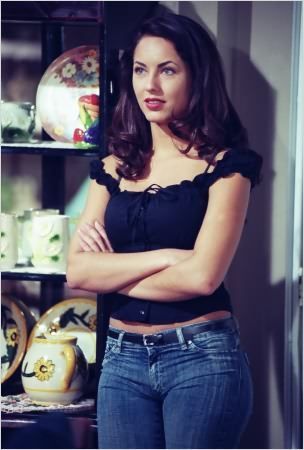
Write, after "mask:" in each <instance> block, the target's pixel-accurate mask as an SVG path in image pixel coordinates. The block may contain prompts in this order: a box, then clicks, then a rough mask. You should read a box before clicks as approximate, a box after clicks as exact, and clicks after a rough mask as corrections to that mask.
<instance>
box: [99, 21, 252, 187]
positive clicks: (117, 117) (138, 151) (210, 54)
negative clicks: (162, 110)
mask: <svg viewBox="0 0 304 450" xmlns="http://www.w3.org/2000/svg"><path fill="white" fill-rule="evenodd" d="M143 36H157V37H161V38H164V39H167V40H169V41H170V42H172V43H173V45H174V46H175V49H176V51H177V53H178V54H179V56H180V57H181V58H182V59H183V61H184V62H185V63H186V64H187V65H188V67H189V69H190V73H191V78H192V86H191V92H190V101H189V104H188V107H187V110H186V111H185V112H184V114H183V115H182V117H178V118H174V120H172V121H170V123H169V124H168V127H169V129H170V130H171V132H172V133H173V134H174V135H175V136H177V137H178V138H181V139H183V140H186V141H187V142H189V145H188V146H187V147H186V149H184V150H181V149H180V150H179V151H180V152H181V153H184V154H186V153H188V152H189V151H190V149H191V147H193V148H194V149H195V150H197V152H198V155H199V157H200V158H202V159H205V160H206V161H207V162H212V161H213V159H214V157H215V155H216V154H217V153H218V152H219V151H221V150H223V149H225V148H230V147H235V148H238V147H240V148H241V147H242V148H244V147H248V135H247V131H246V129H245V128H244V127H243V125H242V123H241V121H240V118H239V116H238V114H237V112H236V111H235V109H234V107H233V105H232V103H231V101H230V99H229V97H228V93H227V89H226V83H225V76H224V72H223V68H222V62H221V57H220V55H219V52H218V50H217V48H216V45H215V44H214V42H213V40H212V39H211V37H210V36H209V34H208V33H207V32H206V31H205V30H204V29H203V28H202V27H201V26H200V25H199V24H198V23H196V22H194V21H193V20H191V19H189V18H188V17H185V16H182V15H177V14H173V13H172V14H171V13H166V14H165V15H164V16H162V17H153V18H151V19H149V20H147V21H146V22H144V23H143V24H142V25H141V26H140V28H139V29H138V30H137V32H136V34H135V36H134V37H133V40H132V43H131V45H130V47H129V48H128V49H127V50H125V51H124V53H123V56H122V57H121V59H120V83H119V84H120V95H119V99H118V102H117V104H116V107H115V109H114V112H113V117H112V124H111V127H110V129H109V133H108V138H109V145H108V146H109V150H110V153H112V154H113V155H114V156H116V157H117V158H118V159H119V160H120V162H121V164H120V165H119V168H118V169H117V173H118V174H119V175H120V176H122V177H124V178H126V179H138V178H140V177H141V176H142V175H143V174H144V172H145V168H146V166H147V163H148V162H149V160H150V159H151V156H152V152H153V150H152V136H151V128H150V123H149V122H148V121H147V119H146V118H145V116H144V114H143V112H142V111H141V109H140V107H139V105H138V102H137V99H136V97H135V93H134V90H133V86H132V73H133V56H134V51H135V48H136V46H137V44H138V43H139V41H140V39H141V38H142V37H143Z"/></svg>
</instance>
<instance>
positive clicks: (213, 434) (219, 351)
mask: <svg viewBox="0 0 304 450" xmlns="http://www.w3.org/2000/svg"><path fill="white" fill-rule="evenodd" d="M227 320H230V322H233V324H234V325H233V326H232V327H231V328H229V329H221V323H223V322H224V321H227ZM215 322H216V323H217V324H219V329H215V330H212V331H208V330H206V331H202V332H199V333H197V334H195V335H194V336H193V337H192V339H191V340H185V339H184V335H183V331H184V330H185V329H187V328H188V327H191V326H192V325H187V326H185V327H181V328H176V329H175V331H174V330H173V331H172V330H171V331H170V330H166V331H165V332H162V334H164V333H175V334H177V339H178V341H177V342H176V343H166V344H161V343H160V344H159V345H158V344H156V345H152V346H151V345H144V344H140V343H133V342H127V339H124V332H123V331H122V330H116V329H114V328H110V329H111V330H114V331H117V332H120V333H119V337H118V339H117V338H113V337H109V336H108V338H107V345H106V352H105V357H104V360H103V364H102V374H101V377H100V381H99V387H98V403H97V415H98V443H99V448H119V449H122V448H132V449H138V448H155V449H156V448H175V449H184V448H188V449H190V448H192V449H196V448H201V449H204V448H208V449H211V448H237V446H238V445H239V440H240V436H241V434H242V432H243V430H244V428H245V427H246V425H247V423H248V419H249V417H250V414H251V410H252V381H251V375H250V369H249V364H248V358H247V354H246V353H245V352H244V351H243V350H241V349H240V340H239V331H238V326H237V324H236V321H235V319H234V318H233V319H220V320H215V321H213V320H212V321H208V322H204V324H210V323H215ZM130 334H131V333H127V334H126V335H130ZM133 335H134V333H133ZM137 336H138V335H137Z"/></svg>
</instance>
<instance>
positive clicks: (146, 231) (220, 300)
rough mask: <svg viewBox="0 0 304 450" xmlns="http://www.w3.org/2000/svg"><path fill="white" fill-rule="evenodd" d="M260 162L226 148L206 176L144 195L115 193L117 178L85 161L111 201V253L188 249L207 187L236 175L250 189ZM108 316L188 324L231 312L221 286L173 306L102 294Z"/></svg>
mask: <svg viewBox="0 0 304 450" xmlns="http://www.w3.org/2000/svg"><path fill="white" fill-rule="evenodd" d="M262 163H263V159H262V157H261V156H260V155H259V154H258V153H257V152H255V151H253V150H250V149H241V150H240V149H234V148H230V149H228V150H227V151H226V153H225V154H224V156H223V158H222V159H221V160H218V161H217V162H216V166H215V167H214V169H213V170H212V172H207V171H208V168H209V166H210V165H209V166H208V167H207V168H206V170H205V172H204V173H201V174H199V175H197V176H196V177H195V178H194V179H193V180H191V181H189V180H184V181H181V182H180V183H179V184H173V185H170V186H166V187H161V186H159V185H158V184H151V185H150V186H149V187H147V188H146V189H145V190H144V191H141V192H135V191H128V190H121V189H120V186H119V180H117V179H116V178H113V177H112V176H111V175H110V174H109V173H107V172H106V171H105V169H104V164H103V162H102V161H100V160H94V161H92V162H91V167H90V169H91V170H90V178H92V179H95V180H96V182H97V183H98V184H101V185H104V186H106V188H107V189H108V191H109V193H110V194H111V198H110V200H109V202H108V205H107V208H106V211H105V217H104V224H105V229H106V232H107V235H108V237H109V239H110V242H111V244H112V247H113V249H114V251H115V252H117V253H131V252H143V251H147V250H156V249H161V248H179V249H187V250H190V249H193V247H194V244H195V240H196V237H197V235H198V232H199V230H200V227H201V225H202V222H203V219H204V215H205V213H206V209H207V206H208V189H209V187H210V186H211V185H212V184H213V183H214V182H215V181H216V180H218V179H219V178H221V177H226V176H228V175H230V174H232V173H236V172H238V173H240V174H242V175H243V176H244V177H246V178H249V180H250V181H251V190H252V189H253V188H254V187H255V186H256V185H257V184H259V183H260V182H261V175H260V172H261V168H262ZM105 297H106V298H107V302H110V305H111V317H113V318H116V319H119V320H127V321H136V322H144V323H151V324H169V323H173V322H183V321H187V320H191V319H193V318H195V317H198V316H200V315H203V314H207V313H210V312H213V311H219V310H226V311H230V312H232V311H233V309H232V305H231V301H230V295H229V293H228V291H227V289H226V287H225V284H224V282H222V283H221V285H220V286H219V287H218V288H217V289H216V291H215V292H214V293H213V294H212V295H201V296H199V297H195V298H193V299H189V300H185V301H176V302H174V301H173V302H172V301H170V302H165V301H164V302H159V301H157V302H156V301H147V300H141V299H137V298H134V297H129V296H127V295H122V294H119V293H116V292H114V293H109V294H105Z"/></svg>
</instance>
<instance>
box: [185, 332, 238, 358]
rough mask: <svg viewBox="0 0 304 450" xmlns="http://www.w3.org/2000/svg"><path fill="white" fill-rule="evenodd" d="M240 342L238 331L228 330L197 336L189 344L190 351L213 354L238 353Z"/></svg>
mask: <svg viewBox="0 0 304 450" xmlns="http://www.w3.org/2000/svg"><path fill="white" fill-rule="evenodd" d="M239 342H240V339H239V333H238V331H237V330H230V329H228V330H220V331H208V332H205V333H199V334H196V335H194V336H193V337H192V339H191V340H189V341H188V342H187V343H188V348H189V349H190V350H196V351H200V352H204V353H205V352H208V353H212V352H225V351H226V352H231V351H236V350H238V349H239Z"/></svg>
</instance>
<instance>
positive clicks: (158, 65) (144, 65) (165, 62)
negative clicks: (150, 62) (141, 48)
mask: <svg viewBox="0 0 304 450" xmlns="http://www.w3.org/2000/svg"><path fill="white" fill-rule="evenodd" d="M134 64H139V65H140V66H143V67H147V66H146V64H144V63H142V62H140V61H134ZM166 64H175V65H176V66H177V67H178V64H176V63H175V62H174V61H164V62H162V63H160V64H157V67H163V66H165V65H166Z"/></svg>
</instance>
